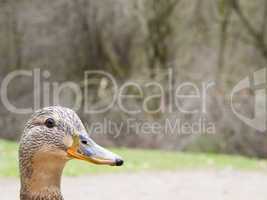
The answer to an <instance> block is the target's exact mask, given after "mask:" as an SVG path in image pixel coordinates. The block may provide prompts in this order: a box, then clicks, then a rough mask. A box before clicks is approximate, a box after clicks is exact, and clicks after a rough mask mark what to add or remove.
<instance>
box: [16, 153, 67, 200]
mask: <svg viewBox="0 0 267 200" xmlns="http://www.w3.org/2000/svg"><path fill="white" fill-rule="evenodd" d="M27 163H30V164H29V165H28V166H23V167H22V165H21V167H20V169H21V194H20V198H21V200H37V199H38V200H45V199H53V200H62V199H63V198H62V195H61V192H60V185H61V176H62V172H63V168H64V166H65V163H66V161H65V160H62V159H58V158H57V157H49V158H48V157H47V156H45V155H44V156H40V155H39V156H38V157H37V158H33V159H32V162H27Z"/></svg>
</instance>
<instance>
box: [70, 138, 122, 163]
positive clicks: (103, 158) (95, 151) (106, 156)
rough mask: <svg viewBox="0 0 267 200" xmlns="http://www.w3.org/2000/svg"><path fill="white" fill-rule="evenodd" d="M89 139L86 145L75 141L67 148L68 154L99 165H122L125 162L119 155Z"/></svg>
mask: <svg viewBox="0 0 267 200" xmlns="http://www.w3.org/2000/svg"><path fill="white" fill-rule="evenodd" d="M87 141H88V143H89V144H86V145H84V144H80V142H79V143H78V142H75V141H74V144H73V145H72V146H71V147H70V148H69V149H68V150H67V152H68V155H69V156H70V157H71V158H75V159H78V160H84V161H87V162H90V163H94V164H97V165H111V166H121V165H122V164H123V160H122V158H121V157H119V156H118V155H116V154H114V153H112V152H111V151H109V150H107V149H105V148H103V147H101V146H99V145H98V144H96V143H95V142H94V141H92V140H91V139H87Z"/></svg>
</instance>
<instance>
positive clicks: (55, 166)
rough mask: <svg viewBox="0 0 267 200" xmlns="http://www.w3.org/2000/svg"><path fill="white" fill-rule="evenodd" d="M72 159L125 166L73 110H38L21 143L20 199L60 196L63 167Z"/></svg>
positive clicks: (58, 108)
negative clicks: (93, 136)
mask: <svg viewBox="0 0 267 200" xmlns="http://www.w3.org/2000/svg"><path fill="white" fill-rule="evenodd" d="M71 159H78V160H84V161H88V162H90V163H94V164H98V165H111V166H121V165H122V164H123V160H122V158H121V157H120V156H118V155H116V154H114V153H112V152H111V151H109V150H107V149H105V148H103V147H101V146H99V145H97V144H96V143H95V142H94V141H93V140H92V139H91V138H90V137H89V135H88V133H87V131H86V129H85V127H84V125H83V123H82V122H81V120H80V118H79V117H78V116H77V114H76V113H75V112H74V111H73V110H71V109H68V108H64V107H59V106H53V107H47V108H43V109H41V110H38V111H36V112H35V113H34V114H33V115H32V117H31V118H30V119H29V121H28V122H27V123H26V126H25V129H24V132H23V134H22V137H21V141H20V148H19V162H20V174H21V199H23V198H22V197H23V196H25V198H24V199H31V198H30V197H29V195H30V196H38V195H39V196H38V198H41V197H40V195H44V194H45V193H46V192H47V191H50V192H51V191H54V190H55V191H57V192H56V193H59V191H58V190H60V179H61V174H62V171H63V168H64V166H65V164H66V162H67V161H69V160H71ZM52 193H53V192H51V194H52ZM32 199H33V198H32Z"/></svg>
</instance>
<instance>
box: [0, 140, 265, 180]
mask: <svg viewBox="0 0 267 200" xmlns="http://www.w3.org/2000/svg"><path fill="white" fill-rule="evenodd" d="M111 150H112V151H114V152H116V153H117V154H119V155H121V156H122V157H123V158H124V159H125V165H124V166H123V167H110V166H96V165H93V164H89V163H86V162H83V161H78V160H72V161H70V162H69V163H68V164H67V166H66V168H65V170H64V174H65V175H67V176H79V175H84V174H102V173H117V172H136V171H146V170H150V171H157V170H177V169H224V168H231V169H236V170H252V171H253V170H262V171H263V170H264V169H266V168H267V161H266V160H257V159H249V158H245V157H241V156H227V155H216V154H202V153H197V154H196V153H179V152H165V151H157V150H135V149H126V148H123V149H111ZM17 151H18V145H17V144H16V143H14V142H7V141H3V140H0V177H18V155H17Z"/></svg>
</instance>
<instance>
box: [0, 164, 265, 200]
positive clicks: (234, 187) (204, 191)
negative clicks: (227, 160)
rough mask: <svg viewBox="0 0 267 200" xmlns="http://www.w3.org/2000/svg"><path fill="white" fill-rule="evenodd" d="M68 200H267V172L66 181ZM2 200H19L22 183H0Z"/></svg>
mask: <svg viewBox="0 0 267 200" xmlns="http://www.w3.org/2000/svg"><path fill="white" fill-rule="evenodd" d="M62 183H63V187H62V191H63V194H64V196H65V200H73V199H76V200H83V199H84V200H87V199H94V200H106V199H109V200H137V199H141V200H162V199H170V200H177V199H181V200H195V199H200V200H251V199H256V200H266V197H267V190H266V186H267V174H266V173H265V172H252V171H237V170H233V169H230V168H229V169H224V170H179V171H169V172H167V171H166V172H163V171H161V172H156V171H154V172H131V173H129V172H127V173H116V174H104V175H90V176H80V177H64V178H63V181H62ZM0 185H1V187H0V194H1V200H17V199H18V191H19V180H18V179H14V178H1V179H0Z"/></svg>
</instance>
